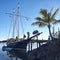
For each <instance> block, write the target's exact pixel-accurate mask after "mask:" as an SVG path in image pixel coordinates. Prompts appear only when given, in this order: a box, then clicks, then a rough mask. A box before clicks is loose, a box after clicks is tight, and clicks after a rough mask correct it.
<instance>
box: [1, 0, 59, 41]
mask: <svg viewBox="0 0 60 60" xmlns="http://www.w3.org/2000/svg"><path fill="white" fill-rule="evenodd" d="M19 1H20V13H21V15H23V16H26V17H29V19H28V21H27V20H26V19H25V18H23V17H21V20H22V22H23V27H24V33H25V34H26V33H27V32H28V31H29V32H30V33H31V35H32V32H33V31H34V30H38V31H39V32H43V34H41V35H40V36H39V38H40V39H47V38H48V34H49V33H48V28H47V27H44V28H39V27H37V26H31V24H32V22H34V21H35V19H34V18H35V17H37V16H40V15H39V11H40V9H41V8H45V9H47V10H48V11H49V10H50V9H51V7H54V10H55V9H57V8H60V0H19ZM17 3H18V0H0V40H3V39H7V38H8V32H9V28H10V23H11V20H12V19H11V18H10V17H9V15H7V14H5V13H8V12H12V10H13V8H15V9H16V8H17ZM54 10H53V11H54ZM56 18H57V19H60V12H59V13H58V15H57V16H56ZM58 27H59V25H55V30H56V31H57V28H58ZM20 28H21V26H20ZM22 35H23V32H22V28H21V29H20V37H21V36H22ZM11 36H12V31H11V34H10V37H11Z"/></svg>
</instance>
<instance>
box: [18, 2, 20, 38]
mask: <svg viewBox="0 0 60 60" xmlns="http://www.w3.org/2000/svg"><path fill="white" fill-rule="evenodd" d="M17 16H18V27H17V28H18V31H17V36H18V38H19V22H20V4H19V2H18V7H17Z"/></svg>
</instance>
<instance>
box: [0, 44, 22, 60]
mask: <svg viewBox="0 0 60 60" xmlns="http://www.w3.org/2000/svg"><path fill="white" fill-rule="evenodd" d="M4 45H6V43H0V60H21V59H20V58H16V57H10V56H9V55H8V54H7V52H6V51H2V46H4Z"/></svg>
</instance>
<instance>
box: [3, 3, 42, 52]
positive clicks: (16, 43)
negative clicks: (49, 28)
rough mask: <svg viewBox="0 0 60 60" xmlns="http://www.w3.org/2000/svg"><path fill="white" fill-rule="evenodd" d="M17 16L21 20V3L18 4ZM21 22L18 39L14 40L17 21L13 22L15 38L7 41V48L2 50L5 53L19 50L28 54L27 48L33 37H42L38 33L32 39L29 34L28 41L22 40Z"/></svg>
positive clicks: (4, 47)
mask: <svg viewBox="0 0 60 60" xmlns="http://www.w3.org/2000/svg"><path fill="white" fill-rule="evenodd" d="M17 10H18V11H17V14H16V16H18V19H19V20H20V6H19V3H18V7H17ZM19 20H18V34H17V37H16V39H14V29H15V20H13V38H11V39H8V40H7V46H3V47H2V50H3V51H12V50H16V51H17V50H19V51H24V52H26V47H27V44H28V43H29V42H30V41H31V39H32V38H33V37H36V36H38V35H40V34H41V33H42V32H41V33H37V34H35V35H34V36H32V37H29V34H28V38H27V39H24V38H23V40H21V39H20V38H19V31H20V30H19Z"/></svg>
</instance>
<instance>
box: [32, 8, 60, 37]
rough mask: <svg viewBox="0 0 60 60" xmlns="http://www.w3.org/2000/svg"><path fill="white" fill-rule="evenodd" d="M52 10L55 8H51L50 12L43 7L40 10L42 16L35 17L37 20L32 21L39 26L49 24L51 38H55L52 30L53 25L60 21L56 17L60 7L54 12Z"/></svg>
mask: <svg viewBox="0 0 60 60" xmlns="http://www.w3.org/2000/svg"><path fill="white" fill-rule="evenodd" d="M52 10H53V8H51V10H50V11H49V12H48V11H47V10H46V9H41V10H40V14H41V17H36V18H35V20H36V22H33V23H32V25H38V26H39V27H44V26H47V27H48V29H49V34H50V37H51V38H53V37H52V34H51V30H50V27H51V25H52V24H56V23H58V22H60V20H57V19H56V18H55V17H56V15H57V13H58V11H59V10H60V9H59V8H58V9H56V10H55V12H54V13H52Z"/></svg>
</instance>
